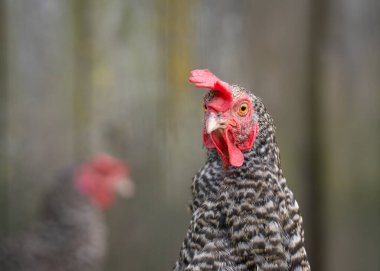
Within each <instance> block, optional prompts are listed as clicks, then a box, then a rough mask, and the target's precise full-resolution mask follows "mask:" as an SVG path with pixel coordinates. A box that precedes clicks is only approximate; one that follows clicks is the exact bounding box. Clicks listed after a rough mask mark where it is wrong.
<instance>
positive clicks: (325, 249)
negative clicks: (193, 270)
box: [0, 0, 380, 271]
mask: <svg viewBox="0 0 380 271" xmlns="http://www.w3.org/2000/svg"><path fill="white" fill-rule="evenodd" d="M379 25H380V5H379V3H378V1H377V0H363V1H343V0H331V1H327V0H323V1H319V0H307V1H301V0H296V1H294V0H286V1H275V0H271V1H249V0H244V1H243V0H241V1H228V0H207V1H206V0H198V1H187V0H177V1H175V0H140V1H125V0H107V1H105V0H102V1H90V0H84V1H74V0H72V1H59V0H0V124H1V125H0V148H1V149H0V178H1V181H0V196H1V197H0V203H1V206H0V212H1V214H0V215H1V219H0V226H1V227H0V230H1V233H2V234H7V233H17V232H21V231H22V230H23V229H25V228H26V227H27V226H28V225H29V224H30V223H31V222H32V221H33V219H34V216H35V213H36V210H37V208H38V204H39V203H40V201H41V197H42V195H43V193H44V192H45V191H46V189H47V188H48V187H49V185H50V183H49V181H50V180H53V179H54V176H56V174H57V173H58V171H59V170H60V169H62V168H65V167H66V166H68V165H70V164H72V163H75V162H77V161H80V160H82V159H83V158H85V157H88V156H89V155H90V154H92V153H94V152H98V151H106V152H110V153H112V154H114V155H117V156H119V157H121V158H126V159H128V161H129V163H130V164H131V170H132V176H133V178H134V180H135V183H136V196H135V198H134V199H132V200H129V201H119V202H118V203H117V204H116V205H115V208H113V209H112V210H110V211H109V212H108V213H107V223H108V225H109V242H110V244H109V255H108V260H107V263H106V267H105V269H104V270H112V271H118V270H135V271H142V270H170V268H171V266H172V265H173V264H174V262H175V260H176V258H177V256H178V251H179V247H180V243H181V241H182V239H183V237H184V233H185V231H186V227H187V226H188V221H189V214H188V212H187V210H186V205H187V200H188V199H189V197H190V189H189V187H190V185H191V178H192V176H193V175H194V173H195V172H196V171H197V169H198V168H199V167H200V166H201V165H202V163H203V161H204V156H205V155H204V150H202V146H201V137H200V135H201V117H202V109H201V97H202V94H203V92H202V91H200V90H197V89H193V88H192V87H191V86H190V85H189V84H188V83H187V76H188V72H189V71H190V70H191V69H193V68H206V67H207V68H210V69H211V70H213V71H214V72H215V73H216V74H217V75H218V76H219V77H220V78H223V80H225V81H227V82H231V83H234V82H236V83H239V84H241V85H242V86H245V87H247V88H250V89H253V90H254V91H255V94H257V95H258V96H261V97H262V98H263V99H264V101H265V103H266V105H267V107H268V108H269V110H270V112H271V113H272V115H273V117H274V119H275V122H276V124H277V128H278V129H277V135H278V141H279V144H280V148H281V155H282V162H283V167H284V172H285V176H286V177H287V179H288V182H289V186H290V187H291V188H292V190H293V191H294V192H295V194H296V198H297V199H298V201H299V203H300V206H301V212H302V213H303V216H304V220H305V226H306V243H307V248H308V252H309V254H310V258H311V265H312V268H313V270H316V271H317V270H379V269H380V258H379V257H378V251H379V250H380V247H379V244H380V231H379V228H380V211H379V206H380V197H379V195H380V167H379V166H378V165H379V163H380V141H379V137H380V77H379V74H380V49H379V48H380V31H379Z"/></svg>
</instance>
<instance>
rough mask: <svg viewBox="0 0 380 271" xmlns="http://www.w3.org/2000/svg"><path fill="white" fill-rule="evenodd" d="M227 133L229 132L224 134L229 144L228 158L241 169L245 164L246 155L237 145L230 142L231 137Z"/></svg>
mask: <svg viewBox="0 0 380 271" xmlns="http://www.w3.org/2000/svg"><path fill="white" fill-rule="evenodd" d="M227 133H228V131H226V132H225V133H224V134H225V136H224V138H225V140H226V143H227V148H228V156H229V160H230V161H229V162H230V164H231V165H232V166H234V167H240V166H241V165H243V163H244V155H243V153H242V151H241V150H240V149H239V148H238V147H236V145H235V143H234V142H232V141H231V140H230V137H229V135H228V134H227Z"/></svg>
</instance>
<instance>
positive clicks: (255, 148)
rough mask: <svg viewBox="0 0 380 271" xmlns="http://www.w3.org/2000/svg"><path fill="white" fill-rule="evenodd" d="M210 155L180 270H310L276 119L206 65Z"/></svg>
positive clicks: (197, 184) (197, 74) (195, 187)
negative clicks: (286, 174) (280, 151)
mask: <svg viewBox="0 0 380 271" xmlns="http://www.w3.org/2000/svg"><path fill="white" fill-rule="evenodd" d="M191 75H192V77H190V82H193V83H195V85H196V87H200V88H209V89H210V91H209V92H208V93H207V94H206V96H205V97H204V111H205V113H204V127H203V144H204V146H205V147H206V148H207V149H208V151H207V162H206V164H205V165H204V166H203V167H202V168H201V169H200V171H199V172H198V173H197V175H196V176H195V178H194V180H193V184H192V193H193V201H192V203H191V205H190V209H191V211H192V218H191V221H190V227H189V229H188V231H187V234H186V237H185V240H184V242H183V244H182V247H181V251H180V256H179V259H178V261H177V262H176V264H175V266H174V270H175V271H182V270H186V271H195V270H197V271H206V270H207V271H208V270H210V271H211V270H223V271H227V270H228V271H248V270H297V271H300V270H310V265H309V262H308V259H307V256H306V250H305V246H304V231H303V226H302V223H303V222H302V217H301V216H300V214H299V207H298V204H297V202H296V200H295V199H294V196H293V193H292V192H291V191H290V189H289V188H288V187H287V184H286V180H285V178H284V176H283V173H282V170H281V165H280V156H279V149H278V146H277V143H276V139H275V127H274V124H273V120H272V118H271V117H270V115H269V114H268V112H267V110H266V109H265V107H264V104H263V103H262V101H261V99H260V98H258V97H256V96H255V95H254V94H253V93H252V92H250V91H248V90H246V89H244V88H242V87H239V86H237V85H229V84H227V83H226V82H223V81H221V80H220V79H219V78H217V77H216V76H215V75H214V74H212V73H211V72H210V71H208V70H194V71H192V72H191Z"/></svg>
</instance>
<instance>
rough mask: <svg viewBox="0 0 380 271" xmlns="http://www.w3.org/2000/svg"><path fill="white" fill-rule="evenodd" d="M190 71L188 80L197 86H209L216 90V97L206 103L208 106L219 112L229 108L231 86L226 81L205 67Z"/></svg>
mask: <svg viewBox="0 0 380 271" xmlns="http://www.w3.org/2000/svg"><path fill="white" fill-rule="evenodd" d="M190 73H191V77H190V78H189V81H190V82H191V83H195V86H196V87H197V88H209V89H211V90H215V91H217V97H216V98H215V99H213V101H212V102H210V103H209V104H208V105H207V106H208V107H210V108H212V109H214V110H216V111H219V112H225V111H227V110H228V109H229V108H230V106H231V104H232V88H231V86H230V85H229V84H228V83H226V82H223V81H222V80H220V79H219V78H218V77H216V76H215V74H213V73H212V72H210V71H209V70H207V69H204V70H193V71H191V72H190Z"/></svg>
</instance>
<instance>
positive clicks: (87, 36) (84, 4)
mask: <svg viewBox="0 0 380 271" xmlns="http://www.w3.org/2000/svg"><path fill="white" fill-rule="evenodd" d="M93 5H94V3H93V1H89V0H83V1H82V0H81V1H76V0H73V1H71V6H70V7H71V9H72V17H71V19H72V23H71V26H72V31H73V44H74V65H73V69H74V96H73V101H72V103H73V108H74V115H73V117H74V119H73V124H74V127H73V130H74V146H75V147H74V149H75V155H76V157H77V159H85V158H86V157H87V156H88V155H89V154H90V152H91V139H90V136H91V133H90V128H91V120H92V117H93V116H91V109H92V104H91V101H92V74H91V73H92V64H93V58H94V56H93V53H94V51H93V47H94V40H93V27H94V24H93V21H92V15H93V14H92V11H93Z"/></svg>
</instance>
